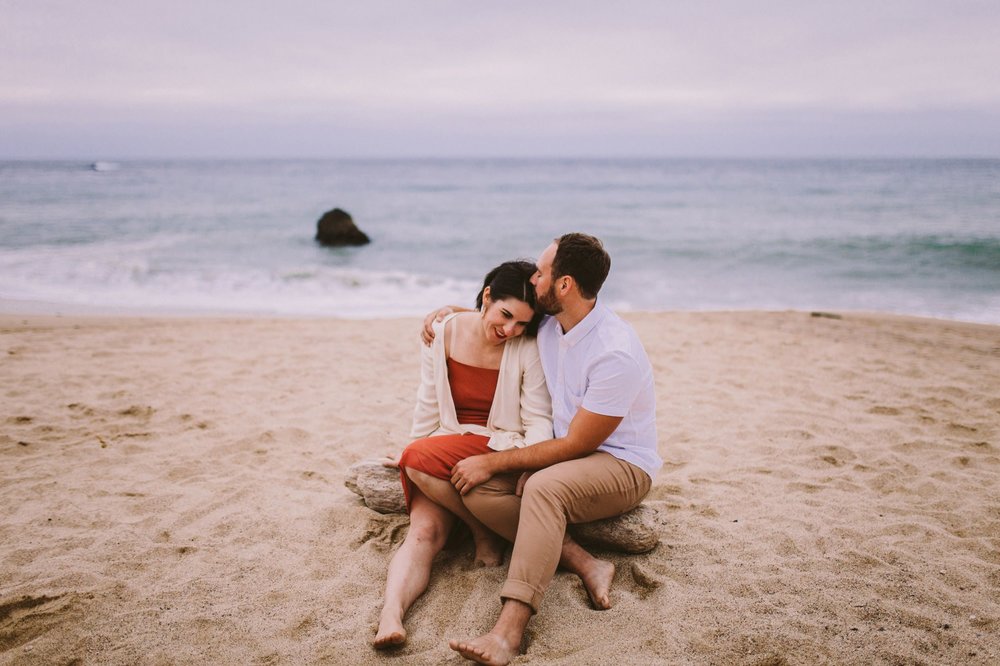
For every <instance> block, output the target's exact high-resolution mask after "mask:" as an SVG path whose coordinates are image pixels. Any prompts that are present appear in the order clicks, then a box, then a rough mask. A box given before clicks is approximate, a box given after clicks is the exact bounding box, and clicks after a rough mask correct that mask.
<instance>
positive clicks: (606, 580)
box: [576, 558, 615, 610]
mask: <svg viewBox="0 0 1000 666" xmlns="http://www.w3.org/2000/svg"><path fill="white" fill-rule="evenodd" d="M576 573H577V575H579V576H580V580H582V581H583V587H584V588H586V590H587V594H588V595H590V603H592V604H593V605H594V608H595V609H596V610H608V609H610V608H611V584H612V583H613V582H614V580H615V565H614V563H612V562H608V561H607V560H599V559H597V558H593V559H592V560H591V561H590V562H588V563H587V564H586V565H584V566H583V567H581V568H580V569H579V570H578V571H577V572H576Z"/></svg>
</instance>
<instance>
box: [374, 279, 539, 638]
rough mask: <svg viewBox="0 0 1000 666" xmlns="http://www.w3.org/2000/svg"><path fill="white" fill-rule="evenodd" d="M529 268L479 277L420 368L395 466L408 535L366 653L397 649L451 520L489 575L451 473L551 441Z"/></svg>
mask: <svg viewBox="0 0 1000 666" xmlns="http://www.w3.org/2000/svg"><path fill="white" fill-rule="evenodd" d="M534 272H535V265H534V264H532V263H530V262H527V261H508V262H506V263H503V264H500V265H499V266H497V267H496V268H494V269H493V270H492V271H490V272H489V273H488V274H487V275H486V279H485V280H484V281H483V288H482V289H481V290H480V292H479V295H478V296H477V297H476V310H475V311H472V312H461V313H457V314H453V315H451V316H449V317H447V318H446V319H445V320H444V321H442V322H440V323H439V324H437V325H436V326H435V332H436V334H437V335H436V336H435V338H434V343H433V344H432V345H431V346H430V347H425V348H424V350H423V354H422V359H421V378H420V379H421V381H420V389H419V391H418V392H417V406H416V409H415V410H414V413H413V427H412V429H411V432H410V436H411V437H419V438H421V439H417V440H416V441H414V442H412V443H411V444H410V445H409V446H408V447H406V450H404V451H403V454H402V455H401V456H400V458H399V461H398V465H399V468H400V478H401V480H402V483H403V492H404V494H405V496H406V506H407V509H408V511H409V513H410V529H409V531H408V532H407V534H406V539H405V540H404V541H403V544H402V545H401V546H400V547H399V550H398V551H396V554H395V555H394V556H393V558H392V561H391V562H390V563H389V573H388V576H387V577H386V583H385V597H384V601H383V606H382V612H381V614H380V616H379V626H378V633H377V634H376V636H375V641H374V646H375V647H376V648H384V647H389V646H393V645H399V644H402V643H403V642H405V641H406V630H405V629H404V628H403V616H404V615H405V614H406V611H407V610H408V609H409V608H410V606H411V605H412V604H413V602H414V601H415V600H416V599H417V597H419V596H420V595H421V594H423V591H424V590H425V589H426V588H427V583H428V581H429V579H430V572H431V562H432V561H433V560H434V556H435V555H437V554H438V552H439V551H440V550H441V549H442V548H443V547H444V544H445V542H446V541H447V539H448V534H449V532H450V531H451V528H452V526H453V525H454V523H455V519H456V518H457V519H459V520H461V521H463V522H464V523H465V524H466V525H468V526H469V529H470V530H471V531H472V538H473V541H474V543H475V547H476V555H475V559H476V563H477V564H481V565H484V566H496V565H498V564H500V562H501V561H502V557H503V548H504V543H503V540H502V539H501V538H500V537H498V536H497V535H495V534H493V533H492V532H491V531H490V530H489V529H488V528H487V527H486V526H485V525H483V524H482V523H480V522H479V521H478V520H477V519H476V518H475V517H474V516H473V515H472V514H471V513H469V510H468V509H466V508H465V505H464V504H463V503H462V499H461V496H460V495H459V494H458V491H456V490H455V488H454V487H453V486H452V484H451V468H452V466H453V465H454V464H455V463H457V462H458V461H459V460H462V459H463V458H467V457H468V456H472V455H479V454H482V453H489V452H490V451H499V450H503V449H507V448H510V447H513V446H525V445H528V444H534V443H537V442H540V441H543V440H546V439H550V438H551V437H552V408H551V402H550V399H549V392H548V388H547V387H546V385H545V376H544V375H543V374H542V367H541V362H540V360H539V358H538V348H537V346H536V345H535V341H534V335H535V333H536V332H537V331H538V324H539V322H540V321H541V317H542V315H541V313H540V312H539V311H538V310H536V305H535V288H534V286H532V284H531V276H532V275H533V274H534Z"/></svg>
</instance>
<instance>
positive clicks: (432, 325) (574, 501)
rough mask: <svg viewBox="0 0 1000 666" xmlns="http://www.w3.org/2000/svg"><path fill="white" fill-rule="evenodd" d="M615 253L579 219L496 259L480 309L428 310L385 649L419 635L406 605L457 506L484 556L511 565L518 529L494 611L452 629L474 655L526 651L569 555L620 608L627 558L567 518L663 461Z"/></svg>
mask: <svg viewBox="0 0 1000 666" xmlns="http://www.w3.org/2000/svg"><path fill="white" fill-rule="evenodd" d="M610 267H611V259H610V257H609V256H608V254H607V252H606V251H605V250H604V247H603V245H602V244H601V241H600V240H598V239H597V238H594V237H592V236H588V235H586V234H580V233H571V234H566V235H564V236H562V237H560V238H558V239H556V240H555V241H554V242H553V243H552V244H551V245H549V246H548V248H546V249H545V251H544V252H542V254H541V256H540V257H539V259H538V265H537V266H535V265H533V264H531V263H530V262H520V261H513V262H507V263H504V264H501V265H500V266H498V267H497V268H495V269H493V270H492V271H490V272H489V274H487V276H486V279H485V281H484V284H483V289H482V291H480V293H479V296H478V298H477V299H476V307H477V309H476V310H474V311H464V310H462V311H459V310H460V308H453V307H451V308H443V309H442V310H439V311H437V312H435V313H432V314H431V315H429V316H428V318H427V320H426V321H425V323H424V331H423V337H424V342H425V343H427V344H429V346H428V347H426V348H425V349H424V351H423V357H422V362H421V368H422V369H421V384H420V389H419V392H418V396H417V407H416V410H415V412H414V417H413V429H412V432H411V436H412V437H421V438H422V439H417V440H416V441H414V442H413V443H411V444H410V445H409V446H408V447H407V448H406V449H405V450H404V451H403V453H402V455H401V456H400V457H399V459H398V460H394V461H392V464H394V465H398V466H399V469H400V477H401V479H402V483H403V489H404V494H405V496H406V502H407V509H408V510H409V514H410V528H409V531H408V533H407V535H406V539H405V540H404V542H403V544H402V546H400V548H399V550H398V551H397V552H396V554H395V555H394V556H393V558H392V561H391V563H390V564H389V573H388V576H387V580H386V586H385V597H384V600H383V607H382V612H381V615H380V617H379V626H378V633H377V635H376V636H375V641H374V645H375V647H376V648H384V647H390V646H393V645H399V644H401V643H403V642H404V641H405V640H406V630H405V629H404V628H403V616H404V615H405V614H406V611H407V610H408V609H409V607H410V606H411V605H412V604H413V602H414V601H415V600H416V599H417V597H418V596H420V595H421V594H422V593H423V591H424V590H425V589H426V588H427V583H428V580H429V578H430V571H431V562H432V561H433V559H434V556H435V555H437V553H438V552H439V551H440V550H441V549H442V548H443V547H444V544H445V541H446V540H447V538H448V534H449V532H450V531H451V527H452V525H453V524H454V522H455V520H456V518H457V519H459V520H462V521H463V522H465V523H466V524H467V525H468V526H469V528H470V529H471V531H472V535H473V539H474V542H475V548H476V555H475V557H476V561H477V562H478V563H481V564H483V565H487V566H495V565H499V564H500V563H501V562H502V559H503V552H504V548H505V546H506V543H505V541H504V540H506V541H509V542H512V543H513V544H514V549H513V552H512V554H511V560H510V568H509V571H508V575H507V580H506V582H505V583H504V585H503V587H502V589H501V590H500V597H501V599H502V601H503V607H502V609H501V611H500V617H499V619H498V620H497V622H496V625H495V626H494V627H493V629H492V630H490V632H489V633H487V634H485V635H483V636H480V637H478V638H473V639H470V640H452V641H450V645H451V648H452V649H454V650H456V651H457V652H459V653H460V654H462V655H463V656H464V657H466V658H468V659H471V660H474V661H478V662H480V663H484V664H506V663H507V662H509V661H510V660H511V659H512V658H514V657H515V656H516V655H517V654H518V651H519V649H520V645H521V639H522V636H523V634H524V630H525V627H526V626H527V624H528V620H529V619H530V618H531V616H532V615H533V614H534V613H535V612H537V611H538V607H539V604H540V603H541V600H542V595H543V594H544V593H545V590H546V588H547V587H548V585H549V583H550V582H551V580H552V577H553V576H554V575H555V571H556V568H557V567H558V566H562V567H564V568H565V569H568V570H569V571H571V572H573V573H575V574H577V575H578V576H580V578H581V579H582V581H583V584H584V587H585V588H586V589H587V592H588V593H589V595H590V599H591V602H592V603H593V605H594V607H595V608H597V609H607V608H610V607H611V600H610V596H609V594H610V590H611V583H612V580H613V578H614V573H615V569H614V565H613V564H612V563H611V562H607V561H604V560H599V559H597V558H595V557H593V556H592V555H591V554H590V553H588V552H587V551H586V550H584V549H583V548H582V547H581V546H580V545H579V544H577V543H576V542H575V541H573V540H572V539H571V538H570V537H569V536H568V535H567V533H566V525H567V523H581V522H589V521H593V520H599V519H602V518H609V517H612V516H616V515H618V514H621V513H624V512H625V511H628V510H629V509H632V508H633V507H635V506H637V505H638V504H639V502H641V501H642V499H643V497H645V495H646V493H647V492H649V488H650V484H651V480H652V478H653V476H654V475H655V474H656V472H657V470H658V469H659V468H660V465H661V464H662V462H661V460H660V458H659V455H658V454H657V449H656V418H655V397H654V394H653V372H652V367H651V366H650V363H649V360H648V358H647V357H646V353H645V350H644V349H643V347H642V344H641V343H640V342H639V338H638V336H637V335H636V334H635V331H634V330H633V329H632V327H631V326H629V325H628V324H626V323H625V322H624V321H622V320H621V319H620V318H618V317H617V316H616V315H615V314H614V313H612V312H611V311H610V310H609V309H608V308H606V307H604V306H603V305H601V304H599V303H598V302H597V293H598V291H599V290H600V288H601V285H603V284H604V280H605V278H606V277H607V275H608V271H609V269H610ZM546 315H547V316H546ZM553 435H554V438H553ZM497 535H499V536H497Z"/></svg>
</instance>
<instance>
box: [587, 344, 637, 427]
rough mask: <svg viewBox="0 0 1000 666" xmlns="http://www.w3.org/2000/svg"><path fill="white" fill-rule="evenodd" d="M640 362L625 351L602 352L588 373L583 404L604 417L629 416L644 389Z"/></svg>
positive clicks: (588, 409)
mask: <svg viewBox="0 0 1000 666" xmlns="http://www.w3.org/2000/svg"><path fill="white" fill-rule="evenodd" d="M642 379H643V377H642V371H641V369H640V368H639V364H638V362H636V360H635V359H634V358H632V357H631V356H629V355H628V354H626V353H625V352H621V351H616V352H610V353H608V354H603V355H601V356H600V357H599V358H598V359H597V360H596V361H595V362H594V364H593V365H591V366H590V368H589V371H588V372H587V389H586V392H585V393H584V396H583V402H582V403H581V407H583V408H584V409H586V410H587V411H588V412H593V413H594V414H601V415H603V416H625V415H626V414H628V412H629V408H630V407H631V406H632V403H634V402H635V399H636V397H637V396H638V395H639V391H640V390H641V389H642Z"/></svg>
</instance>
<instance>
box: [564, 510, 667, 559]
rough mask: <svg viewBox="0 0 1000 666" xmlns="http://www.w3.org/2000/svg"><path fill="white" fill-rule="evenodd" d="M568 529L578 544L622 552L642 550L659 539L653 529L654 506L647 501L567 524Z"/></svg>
mask: <svg viewBox="0 0 1000 666" xmlns="http://www.w3.org/2000/svg"><path fill="white" fill-rule="evenodd" d="M569 533H570V534H572V535H573V538H574V539H576V540H577V541H578V542H579V543H580V544H581V545H584V546H596V547H598V548H608V549H611V550H621V551H624V552H626V553H645V552H647V551H650V550H653V548H655V547H656V544H657V543H659V541H660V537H659V535H658V534H657V533H656V509H654V508H653V507H651V506H649V505H648V504H640V505H639V506H637V507H635V508H634V509H632V510H631V511H626V512H625V513H623V514H622V515H620V516H615V517H614V518H605V519H604V520H595V521H594V522H592V523H578V524H576V525H570V526H569Z"/></svg>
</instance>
